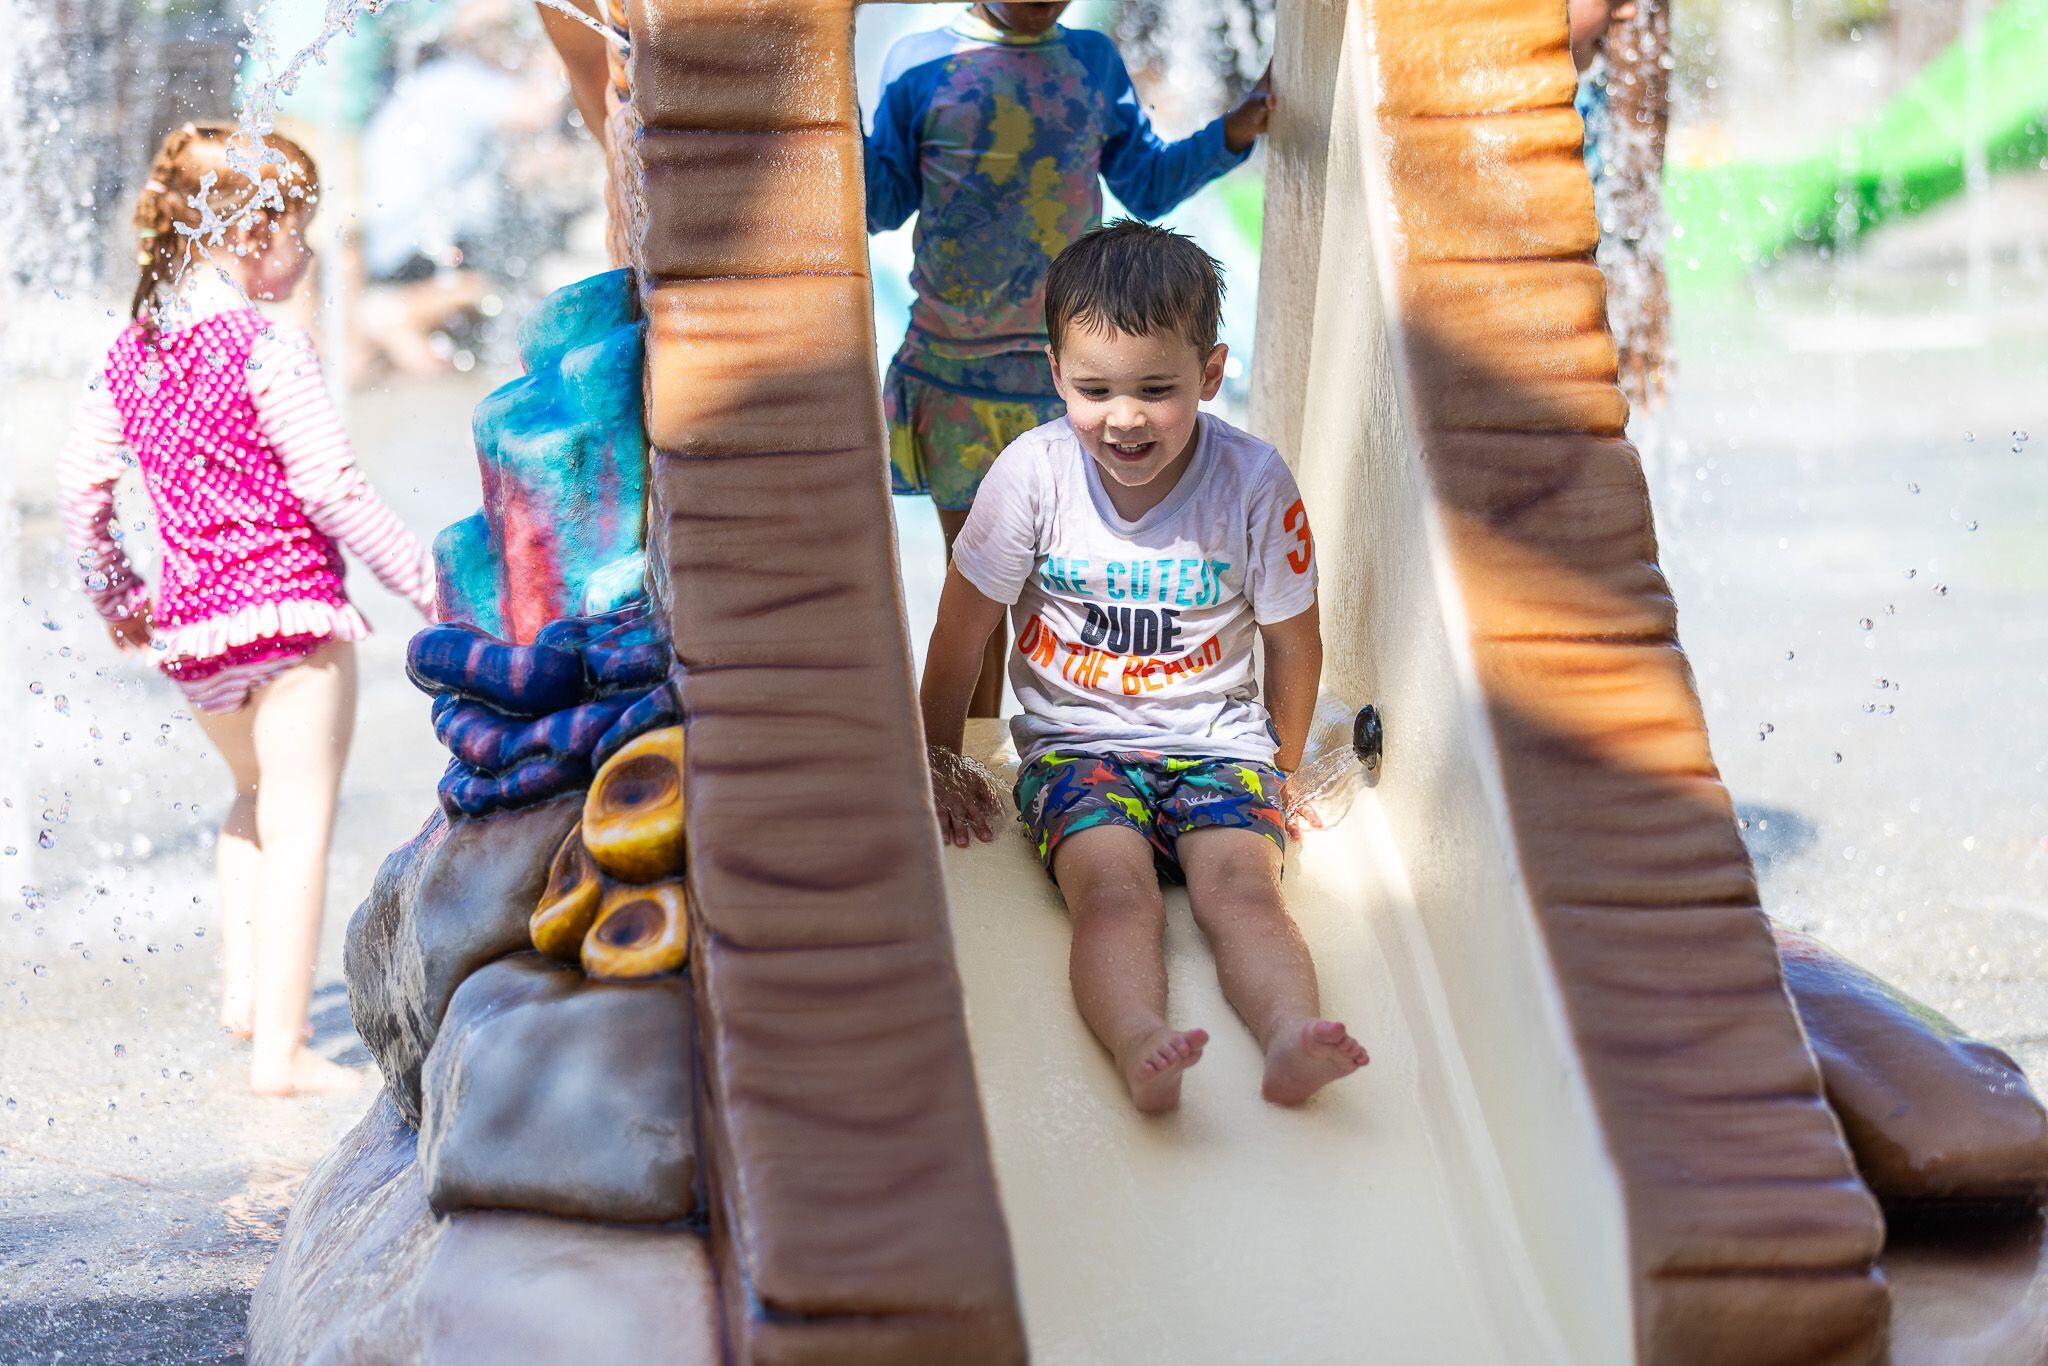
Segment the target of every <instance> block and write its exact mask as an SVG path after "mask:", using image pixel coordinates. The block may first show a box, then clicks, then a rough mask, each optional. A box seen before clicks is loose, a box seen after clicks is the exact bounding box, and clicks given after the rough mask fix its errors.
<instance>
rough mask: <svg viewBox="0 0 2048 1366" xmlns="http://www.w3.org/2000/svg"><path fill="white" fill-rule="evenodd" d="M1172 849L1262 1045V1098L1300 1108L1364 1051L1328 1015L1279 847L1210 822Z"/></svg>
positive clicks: (1227, 986) (1220, 974) (1227, 979)
mask: <svg viewBox="0 0 2048 1366" xmlns="http://www.w3.org/2000/svg"><path fill="white" fill-rule="evenodd" d="M1176 853H1177V856H1178V858H1179V860H1180V866H1181V871H1182V872H1183V873H1185V874H1186V875H1187V880H1188V901H1189V903H1190V905H1191V906H1192V907H1193V908H1194V913H1195V923H1196V924H1197V925H1199V926H1200V927H1201V930H1202V934H1203V936H1204V937H1205V938H1207V939H1208V941H1209V947H1210V949H1211V950H1212V951H1213V952H1214V953H1215V955H1216V975H1217V978H1218V980H1220V981H1221V982H1222V984H1223V994H1224V996H1225V997H1226V998H1227V999H1228V1000H1229V1002H1230V1005H1231V1008H1232V1009H1234V1010H1235V1011H1236V1012H1237V1013H1238V1016H1239V1017H1240V1018H1241V1019H1243V1020H1244V1022H1245V1024H1246V1026H1247V1027H1249V1028H1250V1029H1251V1031H1252V1035H1253V1037H1254V1038H1256V1039H1257V1040H1258V1041H1259V1046H1260V1047H1261V1048H1262V1049H1264V1050H1265V1053H1266V1075H1265V1079H1264V1084H1263V1087H1262V1090H1263V1092H1264V1094H1265V1097H1266V1099H1267V1100H1270V1101H1273V1102H1275V1103H1276V1104H1280V1105H1299V1104H1300V1103H1301V1102H1303V1101H1305V1100H1307V1099H1308V1098H1309V1097H1310V1096H1312V1095H1314V1094H1315V1093H1316V1092H1317V1091H1319V1090H1321V1089H1322V1088H1323V1087H1325V1086H1327V1085H1329V1084H1330V1083H1331V1082H1333V1081H1336V1080H1337V1079H1338V1078H1340V1077H1345V1076H1348V1075H1350V1074H1351V1073H1353V1072H1355V1071H1357V1070H1358V1069H1359V1068H1360V1067H1362V1066H1364V1065H1365V1062H1366V1054H1365V1049H1364V1048H1362V1047H1361V1046H1360V1045H1359V1043H1358V1041H1357V1040H1355V1039H1353V1038H1352V1037H1351V1035H1350V1034H1349V1033H1348V1032H1346V1030H1345V1028H1344V1026H1343V1025H1341V1024H1339V1023H1337V1022H1336V1021H1333V1020H1325V1019H1323V1018H1322V1015H1321V1005H1320V1002H1319V998H1318V995H1317V991H1316V969H1315V964H1314V962H1313V961H1312V960H1311V959H1310V958H1309V952H1308V945H1307V943H1306V942H1304V941H1303V939H1302V937H1301V930H1300V929H1299V928H1298V927H1296V925H1295V923H1294V919H1293V917H1292V916H1290V915H1288V914H1287V906H1286V903H1285V902H1284V901H1283V900H1282V898H1281V894H1280V862H1281V853H1280V846H1279V845H1278V844H1276V843H1275V842H1274V841H1273V840H1272V839H1271V838H1269V837H1268V836H1266V835H1263V834H1260V833H1259V832H1258V831H1257V830H1255V829H1248V828H1243V827H1229V826H1204V827H1201V828H1199V829H1194V830H1189V831H1187V832H1186V833H1184V834H1182V835H1181V836H1180V838H1179V840H1178V841H1177V843H1176Z"/></svg>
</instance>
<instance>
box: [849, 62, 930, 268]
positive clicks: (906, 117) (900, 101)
mask: <svg viewBox="0 0 2048 1366" xmlns="http://www.w3.org/2000/svg"><path fill="white" fill-rule="evenodd" d="M926 84H927V85H928V84H929V83H928V82H927V83H926ZM920 103H922V101H920V100H919V99H918V98H917V91H915V90H913V89H912V85H911V81H910V79H909V77H908V76H907V75H906V76H898V77H897V78H896V79H894V80H892V81H890V82H889V84H888V87H887V88H886V89H884V90H883V91H882V100H881V103H880V104H878V105H876V106H875V126H874V128H873V129H872V130H871V131H870V132H869V133H868V135H867V138H866V141H865V143H864V151H863V159H864V161H865V165H866V170H867V184H868V231H869V232H887V231H889V229H891V228H900V227H902V226H903V222H904V220H905V219H907V218H909V217H910V215H911V214H913V213H916V212H917V206H918V203H919V201H920V200H921V199H923V197H924V180H923V178H922V176H921V175H920V174H919V172H918V164H917V125H918V122H919V119H920V111H919V109H918V107H917V106H918V105H919V104H920Z"/></svg>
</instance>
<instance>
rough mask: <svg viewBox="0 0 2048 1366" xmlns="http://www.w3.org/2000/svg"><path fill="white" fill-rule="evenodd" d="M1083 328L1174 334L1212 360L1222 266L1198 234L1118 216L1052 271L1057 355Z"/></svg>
mask: <svg viewBox="0 0 2048 1366" xmlns="http://www.w3.org/2000/svg"><path fill="white" fill-rule="evenodd" d="M1076 323H1079V324H1081V325H1082V326H1084V327H1090V328H1113V329H1115V330H1116V331H1118V332H1127V333H1130V334H1131V335H1133V336H1143V335H1145V334H1146V333H1151V332H1174V333H1177V334H1179V335H1180V336H1182V337H1185V338H1186V339H1187V341H1188V343H1189V344H1190V345H1192V346H1193V347H1194V348H1195V349H1196V350H1197V351H1199V352H1200V353H1201V354H1202V355H1204V356H1207V355H1208V354H1209V352H1210V350H1211V349H1213V348H1214V347H1215V345H1216V333H1217V331H1218V330H1219V329H1220V328H1221V327H1222V325H1223V267H1222V266H1221V265H1220V264H1218V262H1217V260H1216V258H1215V257H1213V256H1211V255H1210V254H1209V253H1208V252H1206V251H1203V250H1202V249H1201V248H1200V247H1198V246H1196V245H1195V240H1194V239H1193V238H1192V237H1184V236H1182V235H1181V234H1180V233H1177V232H1174V231H1173V230H1171V229H1169V228H1161V227H1155V226H1153V225H1152V224H1150V223H1141V222H1139V221H1138V220H1137V219H1135V218H1119V219H1118V220H1116V222H1114V223H1106V224H1104V225H1103V226H1101V227H1099V228H1096V229H1095V230H1093V231H1092V232H1085V233H1083V234H1081V236H1079V237H1077V238H1075V239H1074V241H1073V243H1072V244H1071V245H1070V246H1068V248H1067V249H1066V250H1065V251H1063V252H1061V253H1060V254H1059V256H1058V257H1056V258H1055V259H1054V260H1053V263H1052V269H1051V270H1050V271H1048V272H1047V273H1046V277H1045V330H1046V333H1047V335H1048V336H1050V337H1051V339H1052V349H1053V351H1054V352H1055V353H1057V352H1058V351H1059V349H1060V337H1061V336H1062V335H1063V334H1064V333H1065V331H1066V329H1067V328H1069V327H1071V326H1073V325H1074V324H1076Z"/></svg>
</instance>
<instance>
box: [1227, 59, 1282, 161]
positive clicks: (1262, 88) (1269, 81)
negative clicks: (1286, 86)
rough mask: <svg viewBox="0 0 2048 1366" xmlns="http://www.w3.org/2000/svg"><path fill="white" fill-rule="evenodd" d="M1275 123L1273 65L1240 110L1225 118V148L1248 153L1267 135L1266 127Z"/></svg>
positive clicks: (1231, 112) (1249, 93) (1268, 68)
mask: <svg viewBox="0 0 2048 1366" xmlns="http://www.w3.org/2000/svg"><path fill="white" fill-rule="evenodd" d="M1272 119H1273V68H1272V67H1271V66H1270V65H1269V66H1267V68H1266V74H1265V75H1263V76H1261V77H1259V83H1258V84H1257V85H1255V86H1253V87H1252V88H1251V90H1250V91H1249V92H1247V93H1246V95H1245V97H1244V99H1243V100H1242V101H1240V102H1239V103H1238V106H1237V108H1235V109H1233V110H1231V111H1230V112H1229V113H1228V114H1225V115H1224V116H1223V145H1224V146H1225V147H1228V148H1229V149H1230V150H1231V151H1233V152H1242V151H1244V150H1245V149H1246V148H1248V147H1250V146H1251V145H1252V144H1253V143H1255V142H1257V141H1258V140H1259V139H1260V138H1262V137H1264V136H1265V135H1266V125H1267V124H1268V123H1270V122H1272Z"/></svg>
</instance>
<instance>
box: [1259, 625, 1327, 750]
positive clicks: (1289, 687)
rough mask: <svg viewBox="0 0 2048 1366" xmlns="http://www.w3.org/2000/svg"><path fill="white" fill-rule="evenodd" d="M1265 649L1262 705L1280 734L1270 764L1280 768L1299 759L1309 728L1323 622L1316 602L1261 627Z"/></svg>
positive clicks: (1320, 661) (1320, 660)
mask: <svg viewBox="0 0 2048 1366" xmlns="http://www.w3.org/2000/svg"><path fill="white" fill-rule="evenodd" d="M1259 643H1260V644H1261V645H1263V646H1264V647H1265V651H1266V682H1265V696H1266V711H1267V713H1268V714H1269V715H1271V716H1272V718H1273V733H1274V734H1275V735H1277V736H1279V737H1280V749H1279V752H1278V753H1276V754H1275V755H1274V756H1273V764H1274V766H1275V767H1276V768H1278V769H1279V770H1280V771H1281V772H1282V773H1289V774H1291V773H1293V772H1294V770H1295V769H1296V768H1298V767H1300V765H1301V751H1302V749H1303V748H1304V747H1305V746H1306V745H1307V744H1308V728H1309V723H1310V721H1311V720H1312V719H1313V718H1314V716H1315V711H1316V685H1317V684H1318V683H1320V682H1321V681H1322V677H1323V627H1322V620H1321V618H1320V615H1319V614H1318V613H1317V611H1316V605H1315V604H1314V603H1313V602H1311V603H1310V604H1309V605H1308V610H1307V611H1305V612H1298V613H1296V614H1295V615H1294V616H1291V617H1289V618H1288V619H1287V620H1285V621H1276V622H1274V623H1273V624H1272V625H1270V626H1261V627H1260V628H1259Z"/></svg>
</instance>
